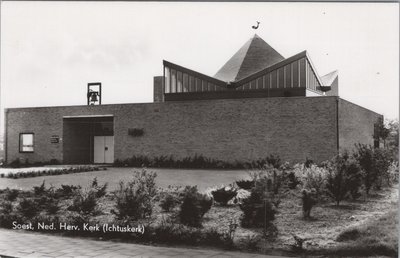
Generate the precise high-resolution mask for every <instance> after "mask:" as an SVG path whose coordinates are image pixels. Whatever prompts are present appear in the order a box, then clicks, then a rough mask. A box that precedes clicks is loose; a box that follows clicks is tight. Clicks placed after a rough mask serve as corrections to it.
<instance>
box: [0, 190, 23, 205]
mask: <svg viewBox="0 0 400 258" xmlns="http://www.w3.org/2000/svg"><path fill="white" fill-rule="evenodd" d="M19 192H20V191H19V190H17V189H10V188H8V187H7V188H6V189H5V190H4V192H3V194H4V199H5V200H7V201H10V202H13V201H15V200H16V199H17V197H18V195H19Z"/></svg>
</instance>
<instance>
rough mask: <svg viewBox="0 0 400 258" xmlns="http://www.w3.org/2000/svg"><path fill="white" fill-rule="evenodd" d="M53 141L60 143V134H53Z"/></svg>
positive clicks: (51, 139)
mask: <svg viewBox="0 0 400 258" xmlns="http://www.w3.org/2000/svg"><path fill="white" fill-rule="evenodd" d="M50 142H51V143H59V142H60V136H58V135H52V136H51V138H50Z"/></svg>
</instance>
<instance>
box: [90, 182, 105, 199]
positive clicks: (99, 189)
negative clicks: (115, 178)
mask: <svg viewBox="0 0 400 258" xmlns="http://www.w3.org/2000/svg"><path fill="white" fill-rule="evenodd" d="M91 187H92V189H93V190H94V192H95V195H96V197H97V198H101V197H103V196H104V195H106V193H107V183H105V184H103V185H99V184H98V182H97V177H95V178H94V179H93V181H92V186H91Z"/></svg>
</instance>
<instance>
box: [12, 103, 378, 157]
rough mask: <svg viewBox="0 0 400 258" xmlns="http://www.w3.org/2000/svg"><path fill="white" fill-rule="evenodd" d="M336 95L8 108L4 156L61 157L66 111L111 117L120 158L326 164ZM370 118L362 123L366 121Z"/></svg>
mask: <svg viewBox="0 0 400 258" xmlns="http://www.w3.org/2000/svg"><path fill="white" fill-rule="evenodd" d="M336 99H337V98H336V97H310V98H306V97H290V98H260V99H229V100H228V99H220V100H201V101H180V102H163V103H145V104H116V105H101V106H71V107H46V108H21V109H9V110H8V113H7V119H8V121H7V137H8V141H7V158H8V161H12V160H14V159H15V158H17V157H23V158H28V159H29V161H46V160H49V159H51V158H56V159H59V160H63V154H62V152H63V151H62V146H63V144H62V141H61V142H60V144H51V143H50V137H51V135H53V134H56V135H60V136H62V135H63V118H62V117H63V116H76V115H101V114H113V115H114V141H115V155H114V157H115V158H116V159H126V158H129V157H131V156H132V155H146V156H149V157H154V156H161V155H173V156H174V157H175V158H176V159H181V158H184V157H188V156H194V155H196V154H197V155H203V156H205V157H210V158H214V159H220V160H224V161H230V162H234V161H235V160H237V161H252V160H256V159H260V158H265V157H266V156H267V155H269V154H276V155H279V156H280V157H281V159H282V160H287V161H291V162H302V161H304V160H305V159H306V158H311V159H313V160H314V161H323V160H326V159H329V158H331V157H332V156H333V155H335V154H336V151H337V129H336V115H335V114H336ZM355 112H356V111H355ZM365 112H366V113H368V112H370V111H365ZM342 119H343V118H342ZM367 120H368V118H366V120H362V121H361V120H360V121H359V123H369V122H370V121H367ZM354 125H356V124H354ZM129 128H143V129H144V135H143V136H140V137H132V136H130V135H128V129H129ZM345 129H346V128H343V129H342V130H344V131H345V132H347V135H348V136H344V134H342V137H344V138H343V139H347V138H348V137H349V136H351V134H350V133H349V132H348V130H347V129H346V130H347V131H346V130H345ZM24 131H27V132H28V131H29V132H34V133H35V152H34V153H29V154H19V153H18V134H19V133H20V132H24ZM367 134H368V133H367ZM357 139H358V138H357ZM362 140H364V139H362Z"/></svg>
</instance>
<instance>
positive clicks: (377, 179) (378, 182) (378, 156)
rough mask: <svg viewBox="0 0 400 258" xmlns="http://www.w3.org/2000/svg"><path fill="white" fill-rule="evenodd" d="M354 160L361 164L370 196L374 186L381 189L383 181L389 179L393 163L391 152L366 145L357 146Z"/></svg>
mask: <svg viewBox="0 0 400 258" xmlns="http://www.w3.org/2000/svg"><path fill="white" fill-rule="evenodd" d="M353 156H354V158H355V159H356V160H357V161H358V163H359V164H360V167H361V169H362V171H363V183H364V187H365V191H366V193H367V194H369V191H370V189H371V187H372V186H375V187H376V188H377V189H380V188H381V186H382V182H383V179H384V178H385V177H386V178H387V173H388V170H389V167H390V164H391V162H392V160H391V154H390V152H389V151H387V150H384V149H379V148H376V149H374V148H372V146H369V145H365V144H358V145H356V152H355V153H354V155H353Z"/></svg>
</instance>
